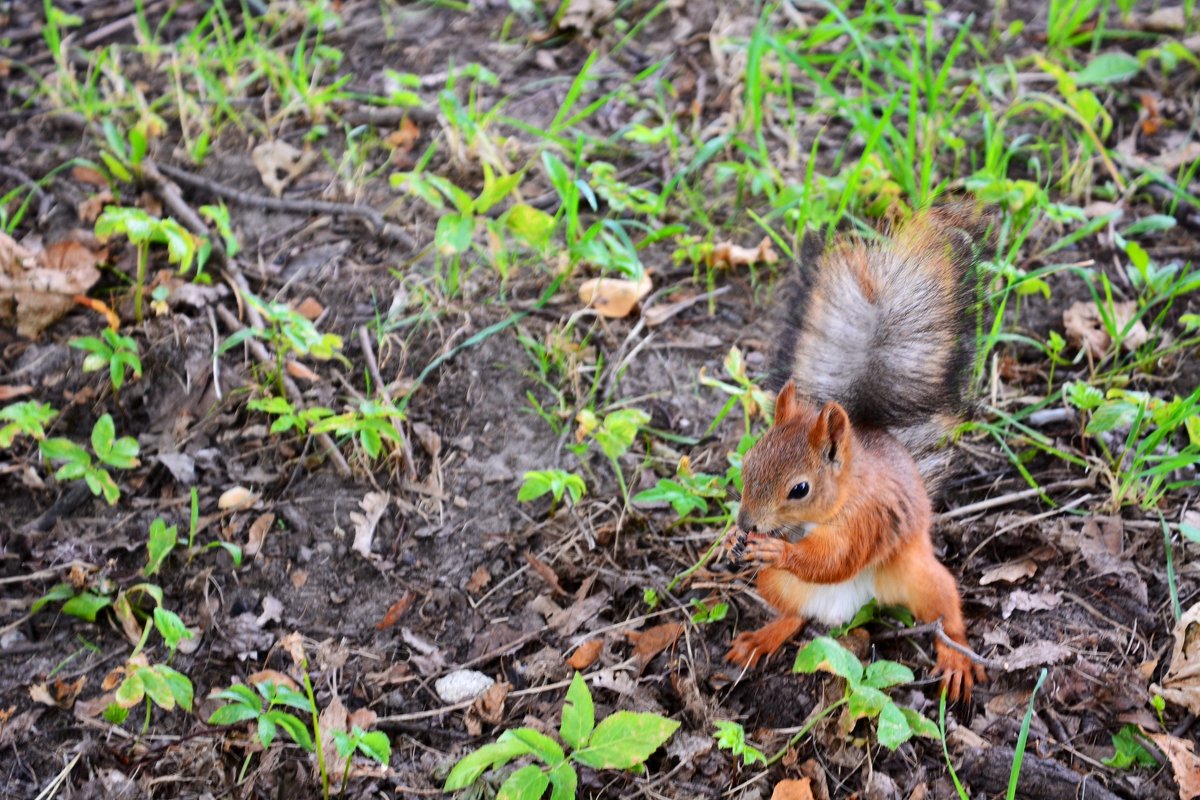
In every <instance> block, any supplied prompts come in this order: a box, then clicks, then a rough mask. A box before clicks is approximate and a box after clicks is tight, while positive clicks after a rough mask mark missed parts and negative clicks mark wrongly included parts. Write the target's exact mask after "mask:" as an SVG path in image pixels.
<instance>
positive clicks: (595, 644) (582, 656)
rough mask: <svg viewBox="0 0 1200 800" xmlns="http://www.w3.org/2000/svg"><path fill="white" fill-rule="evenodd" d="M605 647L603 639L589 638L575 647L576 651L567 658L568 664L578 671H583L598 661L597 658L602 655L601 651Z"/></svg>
mask: <svg viewBox="0 0 1200 800" xmlns="http://www.w3.org/2000/svg"><path fill="white" fill-rule="evenodd" d="M603 649H604V640H603V639H588V640H587V641H586V642H584V643H583V644H581V645H579V647H576V648H575V652H574V653H572V654H571V657H570V658H568V659H567V666H569V667H570V668H571V669H573V670H576V671H577V672H583V671H584V670H585V669H587V668H588V667H590V666H591V665H592V664H595V663H596V659H598V658H599V657H600V652H601V651H602V650H603Z"/></svg>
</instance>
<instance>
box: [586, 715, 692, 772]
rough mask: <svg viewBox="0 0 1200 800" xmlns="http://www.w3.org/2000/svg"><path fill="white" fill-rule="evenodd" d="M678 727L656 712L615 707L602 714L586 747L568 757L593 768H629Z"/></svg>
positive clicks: (659, 744)
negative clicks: (622, 709) (625, 709)
mask: <svg viewBox="0 0 1200 800" xmlns="http://www.w3.org/2000/svg"><path fill="white" fill-rule="evenodd" d="M678 728H679V723H678V722H676V721H675V720H671V719H667V718H665V717H660V716H659V715H658V714H648V713H639V712H634V711H618V712H616V713H614V714H612V715H611V716H609V717H606V718H605V719H604V721H602V722H601V723H600V724H599V725H597V726H596V729H595V730H594V731H593V732H592V736H591V739H590V740H589V741H588V745H587V747H585V748H583V749H582V750H576V751H575V752H574V753H573V754H572V755H571V758H573V759H574V760H576V761H578V762H579V763H581V764H586V765H587V766H589V767H592V768H594V769H631V768H633V767H636V766H638V765H639V764H641V763H643V762H644V761H645V760H646V759H647V758H649V757H650V754H651V753H653V752H654V751H655V750H657V749H658V748H659V747H660V746H661V745H662V743H663V742H665V741H666V740H667V739H669V738H671V735H672V734H673V733H675V731H676V730H677V729H678Z"/></svg>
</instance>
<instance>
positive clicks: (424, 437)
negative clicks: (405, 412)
mask: <svg viewBox="0 0 1200 800" xmlns="http://www.w3.org/2000/svg"><path fill="white" fill-rule="evenodd" d="M412 429H413V433H415V434H416V435H417V441H418V442H420V443H421V449H422V450H424V451H425V452H426V453H428V454H429V456H430V458H437V457H438V454H439V453H441V452H442V437H441V436H439V435H438V432H437V431H435V430H434V429H433V427H432V426H430V425H428V424H427V423H424V422H414V423H413V426H412Z"/></svg>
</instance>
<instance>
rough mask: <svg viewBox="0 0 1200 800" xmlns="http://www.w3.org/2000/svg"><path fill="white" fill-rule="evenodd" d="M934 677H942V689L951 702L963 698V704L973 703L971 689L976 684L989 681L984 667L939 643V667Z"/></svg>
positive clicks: (963, 654)
mask: <svg viewBox="0 0 1200 800" xmlns="http://www.w3.org/2000/svg"><path fill="white" fill-rule="evenodd" d="M933 674H934V675H941V676H942V688H943V689H945V690H946V696H947V698H948V699H949V700H950V702H952V703H953V702H957V701H958V699H959V698H960V697H961V698H962V700H963V702H968V703H969V702H970V701H971V689H972V688H974V686H975V682H976V681H979V682H983V681H986V680H987V673H986V672H984V671H983V667H982V666H980V665H979V664H976V663H975V662H974V661H972V660H971V658H970V657H969V656H967V655H966V654H965V653H960V652H959V651H957V650H955V649H954V648H952V647H948V646H946V645H944V644H941V643H939V646H938V660H937V667H936V668H935V669H934V671H933Z"/></svg>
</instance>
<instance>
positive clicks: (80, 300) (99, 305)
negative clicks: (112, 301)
mask: <svg viewBox="0 0 1200 800" xmlns="http://www.w3.org/2000/svg"><path fill="white" fill-rule="evenodd" d="M71 301H72V302H74V303H76V304H77V305H81V306H83V307H84V308H90V309H91V310H92V311H95V312H96V313H97V314H102V315H103V316H104V321H105V322H107V323H108V327H110V328H112V329H113V330H114V331H117V330H120V329H121V318H120V317H119V316H117V312H115V311H113V310H112V309H111V308H109V307H108V304H107V303H105V302H104V301H103V300H97V299H96V298H94V297H88V296H86V295H82V294H77V295H74V296H73V297H72V298H71Z"/></svg>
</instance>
